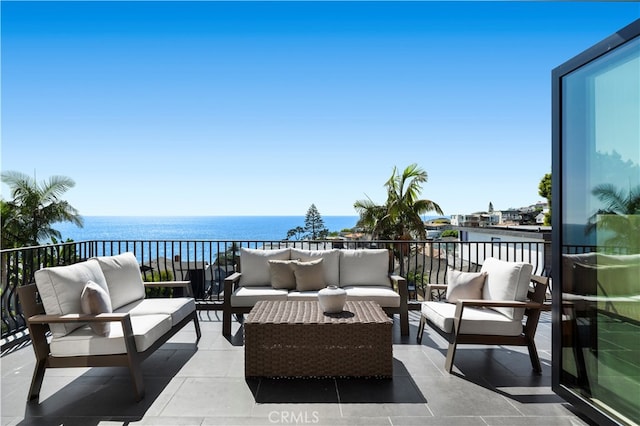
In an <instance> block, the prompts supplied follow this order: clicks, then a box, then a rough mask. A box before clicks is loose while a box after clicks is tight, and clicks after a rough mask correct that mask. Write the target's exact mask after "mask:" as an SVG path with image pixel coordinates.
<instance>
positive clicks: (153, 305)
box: [115, 297, 196, 327]
mask: <svg viewBox="0 0 640 426" xmlns="http://www.w3.org/2000/svg"><path fill="white" fill-rule="evenodd" d="M195 310H196V302H195V300H194V299H192V298H191V297H172V298H164V297H160V298H149V299H142V300H136V301H135V302H133V303H129V304H128V305H125V306H122V307H120V308H118V309H117V310H116V311H115V312H117V313H124V312H129V314H131V316H132V317H134V316H140V315H157V314H162V315H169V316H170V318H171V326H172V327H173V326H174V325H176V324H178V323H179V322H180V321H182V320H183V319H185V318H186V317H187V316H188V315H189V314H190V313H191V312H193V311H195Z"/></svg>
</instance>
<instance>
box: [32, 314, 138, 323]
mask: <svg viewBox="0 0 640 426" xmlns="http://www.w3.org/2000/svg"><path fill="white" fill-rule="evenodd" d="M127 320H129V321H130V320H131V319H130V314H129V313H128V312H125V313H105V314H95V315H91V314H66V315H33V316H31V317H29V318H27V321H28V322H30V323H31V324H62V323H74V322H113V321H118V322H123V321H127Z"/></svg>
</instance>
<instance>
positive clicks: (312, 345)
mask: <svg viewBox="0 0 640 426" xmlns="http://www.w3.org/2000/svg"><path fill="white" fill-rule="evenodd" d="M392 326H393V320H392V319H391V318H389V317H388V316H387V314H386V313H385V312H384V311H383V310H382V308H380V306H379V305H378V304H377V303H375V302H368V301H367V302H365V301H363V302H347V303H346V305H345V310H344V311H343V312H342V313H340V314H325V313H323V312H322V310H321V308H320V305H319V304H318V302H315V301H304V302H295V301H286V302H285V301H260V302H258V303H256V305H255V306H254V308H253V309H252V310H251V312H250V313H249V315H248V316H247V319H246V320H245V322H244V364H245V376H246V377H391V376H392V375H393V346H392V337H391V328H392Z"/></svg>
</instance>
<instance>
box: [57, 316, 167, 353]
mask: <svg viewBox="0 0 640 426" xmlns="http://www.w3.org/2000/svg"><path fill="white" fill-rule="evenodd" d="M131 327H132V328H133V334H134V337H135V342H136V350H137V351H138V352H142V351H145V350H147V349H148V348H149V347H150V346H151V345H153V344H154V343H155V342H156V340H158V339H159V338H160V337H162V336H163V335H164V334H165V333H167V332H168V331H169V330H170V329H171V317H170V316H169V315H143V316H135V317H134V316H132V317H131ZM123 353H126V346H125V344H124V336H123V333H122V326H121V323H119V322H112V323H111V328H110V331H109V335H108V336H106V337H103V336H99V335H97V334H95V333H94V332H93V330H91V328H90V327H89V326H85V327H82V328H79V329H77V330H75V331H73V332H72V333H69V334H67V335H66V336H61V337H53V339H51V355H53V356H57V357H68V356H83V355H113V354H123Z"/></svg>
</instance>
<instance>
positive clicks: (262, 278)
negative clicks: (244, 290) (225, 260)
mask: <svg viewBox="0 0 640 426" xmlns="http://www.w3.org/2000/svg"><path fill="white" fill-rule="evenodd" d="M289 252H290V250H289V249H288V248H286V249H276V250H261V249H249V248H244V247H243V248H241V249H240V271H242V275H241V276H240V282H239V283H238V285H240V286H242V287H255V286H258V287H260V286H266V285H270V284H271V272H270V269H269V260H289Z"/></svg>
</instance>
